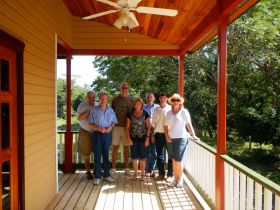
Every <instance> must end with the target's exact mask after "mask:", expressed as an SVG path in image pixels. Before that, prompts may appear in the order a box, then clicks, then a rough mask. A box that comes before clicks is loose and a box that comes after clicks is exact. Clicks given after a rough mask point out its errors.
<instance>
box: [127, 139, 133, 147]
mask: <svg viewBox="0 0 280 210" xmlns="http://www.w3.org/2000/svg"><path fill="white" fill-rule="evenodd" d="M127 142H128V145H132V144H133V142H132V141H131V138H130V137H128V138H127Z"/></svg>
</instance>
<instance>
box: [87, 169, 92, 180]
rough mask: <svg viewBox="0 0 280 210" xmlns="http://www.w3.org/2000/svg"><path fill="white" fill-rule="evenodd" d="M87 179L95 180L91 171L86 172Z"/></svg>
mask: <svg viewBox="0 0 280 210" xmlns="http://www.w3.org/2000/svg"><path fill="white" fill-rule="evenodd" d="M86 176H87V179H93V176H92V174H91V172H90V171H87V172H86Z"/></svg>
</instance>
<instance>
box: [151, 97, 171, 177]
mask: <svg viewBox="0 0 280 210" xmlns="http://www.w3.org/2000/svg"><path fill="white" fill-rule="evenodd" d="M159 102H160V104H159V106H158V107H157V108H156V109H155V110H154V112H153V118H152V130H153V134H154V135H153V137H152V138H154V142H155V145H156V151H157V166H158V173H159V175H158V177H157V180H162V179H164V178H165V161H164V160H165V150H166V139H165V135H164V119H165V115H166V113H167V112H168V111H169V110H170V109H171V106H170V105H169V104H167V95H166V93H160V94H159ZM172 176H173V169H172V160H171V159H168V172H167V181H168V180H169V179H171V178H172Z"/></svg>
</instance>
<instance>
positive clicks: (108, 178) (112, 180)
mask: <svg viewBox="0 0 280 210" xmlns="http://www.w3.org/2000/svg"><path fill="white" fill-rule="evenodd" d="M104 180H105V181H107V182H115V180H114V179H113V178H112V177H111V176H108V177H106V178H104Z"/></svg>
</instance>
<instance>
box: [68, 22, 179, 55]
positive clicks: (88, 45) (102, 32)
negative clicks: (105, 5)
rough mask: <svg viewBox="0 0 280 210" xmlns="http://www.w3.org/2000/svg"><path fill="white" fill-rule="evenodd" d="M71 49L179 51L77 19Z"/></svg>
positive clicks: (139, 36)
mask: <svg viewBox="0 0 280 210" xmlns="http://www.w3.org/2000/svg"><path fill="white" fill-rule="evenodd" d="M72 47H73V48H74V49H147V50H151V49H156V50H157V49H159V50H163V49H168V50H171V49H172V50H174V49H179V46H177V45H172V44H169V43H167V42H163V41H160V40H157V39H152V38H150V37H148V36H144V35H140V34H136V33H130V32H128V31H125V30H120V29H117V28H116V27H114V26H107V25H104V24H102V23H98V22H95V21H89V20H83V19H81V18H78V17H73V46H72Z"/></svg>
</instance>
